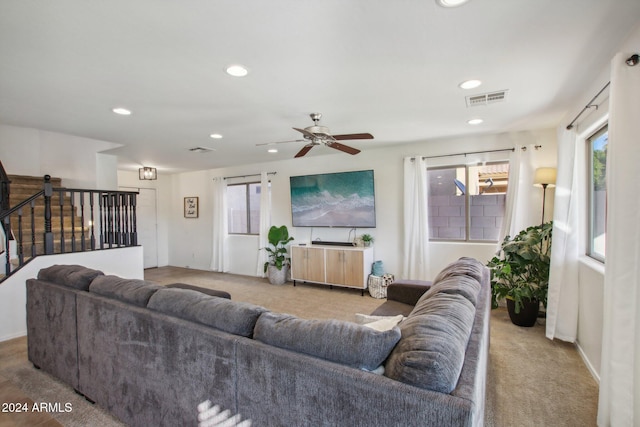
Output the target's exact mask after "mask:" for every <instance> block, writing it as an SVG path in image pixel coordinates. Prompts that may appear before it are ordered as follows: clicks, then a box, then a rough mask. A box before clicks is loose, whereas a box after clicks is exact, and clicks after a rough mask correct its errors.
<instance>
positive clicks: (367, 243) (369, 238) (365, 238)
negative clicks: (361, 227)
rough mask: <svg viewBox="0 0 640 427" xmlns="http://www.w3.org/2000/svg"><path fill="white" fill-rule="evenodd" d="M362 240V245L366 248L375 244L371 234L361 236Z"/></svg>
mask: <svg viewBox="0 0 640 427" xmlns="http://www.w3.org/2000/svg"><path fill="white" fill-rule="evenodd" d="M360 240H362V244H363V245H365V246H371V244H372V243H373V236H372V235H371V234H363V235H362V236H360Z"/></svg>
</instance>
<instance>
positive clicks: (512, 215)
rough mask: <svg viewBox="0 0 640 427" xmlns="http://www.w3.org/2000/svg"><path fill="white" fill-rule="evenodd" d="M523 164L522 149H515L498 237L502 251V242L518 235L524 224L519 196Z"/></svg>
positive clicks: (511, 158)
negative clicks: (521, 224) (521, 225)
mask: <svg viewBox="0 0 640 427" xmlns="http://www.w3.org/2000/svg"><path fill="white" fill-rule="evenodd" d="M521 162H522V148H521V147H519V146H518V147H515V149H514V150H513V152H512V153H511V155H510V156H509V184H510V185H509V188H508V189H507V197H506V200H505V207H504V218H502V226H501V227H500V235H498V248H497V251H496V252H499V251H500V246H501V245H502V241H503V240H504V238H505V237H506V236H514V235H515V234H517V233H518V231H519V229H518V228H517V227H519V226H520V223H521V222H522V221H521V220H520V219H519V218H520V216H521V215H520V211H521V210H520V209H519V208H518V206H519V205H518V196H519V195H520V187H521V182H520V169H521V167H520V166H521Z"/></svg>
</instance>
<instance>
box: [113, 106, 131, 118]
mask: <svg viewBox="0 0 640 427" xmlns="http://www.w3.org/2000/svg"><path fill="white" fill-rule="evenodd" d="M111 111H113V112H114V113H116V114H120V115H121V116H130V115H131V110H127V109H126V108H122V107H116V108H114V109H113V110H111Z"/></svg>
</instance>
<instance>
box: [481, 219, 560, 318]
mask: <svg viewBox="0 0 640 427" xmlns="http://www.w3.org/2000/svg"><path fill="white" fill-rule="evenodd" d="M552 230H553V222H548V223H545V224H541V225H536V226H532V227H529V228H527V229H526V230H522V231H520V233H518V235H517V236H515V237H514V238H511V237H510V236H507V237H505V238H504V240H503V242H502V244H501V250H500V254H499V255H498V256H495V257H493V258H492V259H491V261H489V263H488V264H487V266H488V267H489V268H490V269H491V293H492V299H491V303H492V307H493V308H497V307H498V302H499V301H500V300H501V299H503V298H508V299H511V300H513V301H514V302H515V312H516V313H519V312H520V310H521V309H522V307H523V306H524V305H523V303H526V302H528V301H539V302H542V304H543V305H544V307H546V306H547V290H548V288H549V264H550V261H551V258H550V256H551V234H552Z"/></svg>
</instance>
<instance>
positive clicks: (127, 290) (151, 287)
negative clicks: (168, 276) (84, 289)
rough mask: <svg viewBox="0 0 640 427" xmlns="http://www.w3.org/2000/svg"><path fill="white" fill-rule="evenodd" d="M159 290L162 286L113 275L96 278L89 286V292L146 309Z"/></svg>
mask: <svg viewBox="0 0 640 427" xmlns="http://www.w3.org/2000/svg"><path fill="white" fill-rule="evenodd" d="M158 289H162V286H161V285H158V284H157V283H153V282H147V281H145V280H138V279H123V278H122V277H118V276H111V275H109V276H99V277H96V278H95V279H94V280H93V282H92V283H91V286H89V292H93V293H95V294H98V295H102V296H105V297H108V298H113V299H117V300H120V301H123V302H127V303H129V304H134V305H137V306H140V307H145V306H146V305H147V303H148V302H149V298H151V295H153V294H154V293H155V292H156V291H157V290H158Z"/></svg>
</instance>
